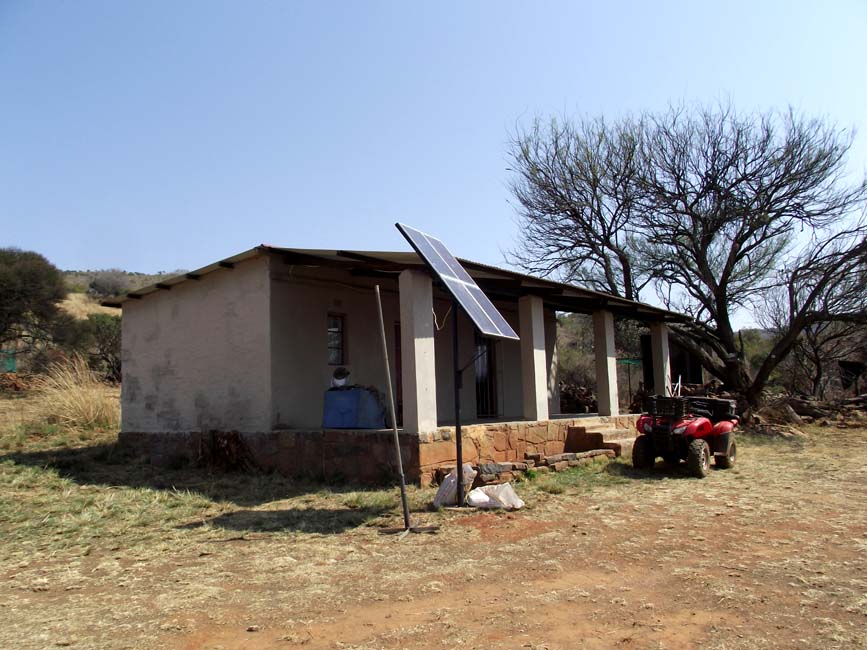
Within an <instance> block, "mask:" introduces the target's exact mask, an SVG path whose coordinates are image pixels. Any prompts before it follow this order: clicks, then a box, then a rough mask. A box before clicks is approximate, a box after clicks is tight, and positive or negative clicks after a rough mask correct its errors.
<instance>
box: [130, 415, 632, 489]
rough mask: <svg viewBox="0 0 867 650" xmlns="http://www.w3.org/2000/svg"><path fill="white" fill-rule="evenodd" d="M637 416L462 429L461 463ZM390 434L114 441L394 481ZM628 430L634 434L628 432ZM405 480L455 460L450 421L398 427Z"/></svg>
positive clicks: (593, 438) (165, 462)
mask: <svg viewBox="0 0 867 650" xmlns="http://www.w3.org/2000/svg"><path fill="white" fill-rule="evenodd" d="M637 417H638V416H636V415H623V416H616V417H590V418H586V417H585V418H574V419H562V420H547V421H542V422H497V423H490V424H471V425H467V426H464V427H462V428H461V432H462V439H463V459H464V462H466V463H471V464H473V465H478V464H480V463H520V462H523V461H524V460H525V459H526V458H527V454H538V455H540V456H554V455H557V454H563V453H576V452H584V451H588V450H589V449H599V448H601V446H603V445H604V446H608V448H610V449H616V451H617V453H618V454H619V451H620V450H619V446H618V445H616V444H615V445H613V446H611V445H609V444H608V443H607V442H604V439H605V436H604V435H603V434H601V433H598V432H599V431H605V432H614V431H617V430H627V429H631V430H632V431H633V432H634V426H635V421H636V419H637ZM393 436H394V434H393V433H392V432H391V431H387V430H345V429H344V430H314V431H300V430H294V429H293V430H281V431H270V432H264V433H238V432H199V431H192V432H178V433H135V432H122V433H121V434H120V435H119V437H118V442H119V444H120V445H122V446H124V447H126V448H128V449H131V450H132V451H133V452H134V453H137V454H140V455H141V456H144V457H145V458H147V459H148V460H149V462H151V463H153V464H154V465H158V466H163V467H167V466H168V467H180V466H183V465H187V464H191V465H198V466H214V467H216V468H222V469H236V470H244V471H266V472H268V471H275V472H279V473H280V474H283V475H285V476H296V477H301V478H310V479H315V480H321V481H328V482H342V481H347V482H356V483H368V484H383V483H393V482H394V481H395V479H396V477H397V468H396V465H395V459H394V438H393ZM632 436H633V437H634V433H633V434H632ZM399 438H400V446H401V456H402V459H403V467H404V473H405V475H406V478H407V481H408V482H412V483H420V484H421V485H429V484H430V483H431V482H432V481H433V479H434V476H435V474H436V470H437V469H439V468H443V467H448V466H454V465H455V462H456V459H457V452H456V450H455V440H454V427H441V428H439V429H437V430H436V431H435V432H433V433H426V434H421V435H415V434H409V433H401V434H400V436H399Z"/></svg>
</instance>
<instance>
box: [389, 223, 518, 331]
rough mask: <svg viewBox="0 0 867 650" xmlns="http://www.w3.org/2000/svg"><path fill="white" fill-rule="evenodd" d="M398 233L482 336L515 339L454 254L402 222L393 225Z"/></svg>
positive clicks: (509, 328) (501, 317)
mask: <svg viewBox="0 0 867 650" xmlns="http://www.w3.org/2000/svg"><path fill="white" fill-rule="evenodd" d="M395 225H396V226H397V229H398V230H399V231H400V233H401V234H402V235H403V236H404V237H406V240H407V241H408V242H409V243H410V245H411V246H412V247H413V248H414V249H415V252H416V253H418V254H419V255H420V256H421V258H422V259H423V260H424V261H425V262H427V264H428V266H430V267H431V269H433V271H434V272H435V273H436V274H437V276H439V279H440V280H442V282H443V284H445V285H446V288H447V289H448V290H449V293H451V294H452V296H454V298H455V300H457V301H458V304H459V305H460V306H461V307H462V308H463V310H464V311H465V312H466V313H467V315H468V316H469V317H470V319H471V320H472V321H473V323H474V324H475V326H476V328H478V330H479V332H480V333H481V334H483V335H485V336H492V337H495V338H499V339H514V340H518V335H517V334H516V333H515V330H513V329H512V328H511V326H510V325H509V324H508V323H507V322H506V319H505V318H503V316H502V314H500V312H499V311H497V308H496V307H494V305H493V304H492V303H491V301H490V300H488V297H487V296H486V295H485V294H484V292H483V291H482V290H481V289H479V285H477V284H476V281H475V280H473V279H472V278H471V277H470V274H469V273H467V272H466V271H465V270H464V267H462V266H461V263H460V262H458V261H457V260H456V259H455V257H454V255H452V254H451V253H449V250H448V249H447V248H446V247H445V244H443V243H442V242H441V241H440V240H439V239H437V238H436V237H432V236H431V235H427V234H425V233H423V232H421V231H420V230H416V229H415V228H410V227H409V226H405V225H403V224H402V223H398V224H395Z"/></svg>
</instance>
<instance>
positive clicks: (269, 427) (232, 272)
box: [113, 245, 683, 481]
mask: <svg viewBox="0 0 867 650" xmlns="http://www.w3.org/2000/svg"><path fill="white" fill-rule="evenodd" d="M461 263H462V264H464V266H465V268H466V269H467V271H468V272H469V273H470V275H471V276H472V277H473V279H475V280H476V282H477V283H478V284H479V286H480V287H481V288H482V289H483V290H484V291H485V293H486V294H487V295H488V296H489V297H490V298H491V300H492V301H493V302H494V304H495V305H496V307H497V308H498V309H499V310H500V311H501V312H502V314H503V315H504V317H505V318H506V320H507V321H508V322H509V323H510V325H512V327H513V328H514V329H515V330H516V331H517V332H518V334H519V335H520V341H502V340H498V341H493V340H490V339H484V338H479V337H478V336H477V335H476V333H475V331H474V328H473V326H472V324H471V322H470V320H469V319H468V318H467V317H466V315H464V314H456V313H455V310H454V309H453V307H452V300H451V297H450V296H449V295H448V294H447V293H446V292H445V290H444V289H443V288H441V287H440V286H438V285H437V283H436V281H435V280H432V277H431V275H430V274H429V272H428V271H427V269H426V267H425V266H424V264H423V262H422V261H421V259H420V258H419V257H418V256H417V255H416V254H415V253H406V252H362V251H333V250H309V249H305V250H302V249H293V248H278V247H274V246H265V245H262V246H258V247H256V248H253V249H251V250H248V251H246V252H243V253H240V254H239V255H235V256H234V257H230V258H227V259H224V260H221V261H219V262H216V263H214V264H211V265H209V266H206V267H204V268H202V269H198V270H196V271H193V272H190V273H186V274H184V275H179V276H177V277H174V278H171V279H167V280H164V281H162V282H160V283H158V284H155V285H153V286H150V287H146V288H143V289H139V290H136V291H132V292H130V293H128V294H127V295H126V296H124V297H122V298H121V299H119V300H118V301H116V302H115V303H113V304H114V305H116V306H121V307H122V308H123V351H122V359H123V390H122V431H121V432H120V441H121V443H123V444H126V445H130V446H132V447H134V448H136V449H138V450H139V451H141V453H143V454H146V455H147V456H148V457H149V458H150V459H151V460H152V461H153V462H155V463H177V462H179V461H183V460H190V461H195V460H196V459H197V458H199V457H200V456H201V455H202V454H203V450H204V451H207V449H206V447H207V446H208V445H209V444H214V440H215V439H216V438H215V436H217V437H218V436H219V435H221V434H226V433H228V432H232V435H233V436H234V439H235V440H240V441H242V442H243V446H244V447H245V450H246V451H245V453H249V455H250V456H251V457H252V459H253V462H254V463H255V464H256V465H258V466H259V467H261V468H265V469H276V470H278V471H281V472H284V473H286V474H313V475H317V476H324V477H326V478H330V477H336V476H341V477H344V478H348V479H359V480H377V479H378V478H383V477H386V476H390V475H393V470H394V468H393V462H394V461H393V448H392V440H391V437H390V433H389V432H388V431H387V430H369V429H368V430H361V429H353V430H347V429H339V430H334V429H328V430H326V429H323V427H322V422H323V404H324V399H325V398H324V395H325V391H326V390H327V389H328V387H329V385H330V382H331V378H332V375H333V373H334V370H335V369H336V368H337V367H343V368H346V369H348V370H349V372H350V373H351V374H350V377H351V380H352V383H354V384H357V385H362V386H373V387H375V388H377V389H378V390H379V391H381V392H383V393H384V392H385V390H386V388H385V387H386V375H385V368H384V363H383V357H382V350H381V337H380V334H379V321H378V315H377V306H376V301H375V294H374V287H375V286H376V285H379V286H380V291H381V294H382V301H383V312H384V319H385V322H386V330H387V331H386V338H387V345H388V349H389V357H390V363H391V368H390V372H391V374H392V377H393V378H394V380H395V381H394V384H395V392H396V393H397V396H396V399H397V401H398V405H399V406H398V410H399V411H400V415H399V423H400V425H401V435H400V439H401V445H402V449H403V458H404V463H405V471H406V473H407V475H408V476H409V477H410V478H412V479H414V480H421V481H426V480H428V479H429V478H430V476H431V474H432V471H433V469H435V468H436V467H437V466H439V465H443V464H448V463H449V461H451V463H452V464H453V463H454V459H455V451H454V440H453V438H452V435H451V431H452V430H453V429H450V425H453V424H454V412H453V390H454V375H453V360H452V322H451V320H450V319H453V318H455V317H456V315H457V316H458V318H459V322H458V326H459V346H460V350H461V351H462V357H463V358H465V359H466V361H464V362H463V363H465V364H466V365H467V370H466V371H465V372H464V380H463V390H462V391H461V411H462V419H463V421H464V422H465V423H466V422H469V423H470V424H469V425H468V426H465V428H464V435H465V439H466V440H468V441H469V443H468V444H465V445H464V449H465V451H464V454H465V459H466V460H469V461H473V460H476V461H478V460H491V461H499V460H502V461H509V460H523V458H524V453H525V452H526V451H530V450H537V449H541V450H542V451H546V450H547V451H548V452H549V453H557V452H556V450H557V449H559V450H560V451H561V452H562V451H563V450H564V445H565V444H566V442H565V439H566V436H567V431H568V427H569V426H570V424H571V425H574V424H575V421H576V418H575V417H570V416H569V415H568V414H561V413H559V410H560V408H559V407H560V404H559V402H560V400H559V395H558V384H557V373H556V369H557V350H556V345H555V341H556V337H555V332H556V317H555V314H556V312H561V311H562V312H580V313H586V314H592V315H593V326H594V336H595V342H596V345H595V347H596V366H597V377H598V387H597V396H598V403H599V415H600V416H603V417H606V418H617V417H618V416H619V413H618V396H617V381H616V369H615V352H614V318H615V317H625V318H631V319H638V320H641V321H644V322H646V323H647V324H648V325H649V326H650V331H651V338H652V345H651V347H652V355H653V359H654V364H653V366H654V375H655V384H656V386H657V387H658V390H663V388H664V386H666V385H667V384H668V383H669V382H670V380H669V372H668V334H667V331H668V330H667V326H666V322H670V321H675V320H682V318H683V317H682V316H680V315H678V314H674V313H672V312H668V311H665V310H663V309H659V308H657V307H653V306H650V305H646V304H643V303H638V302H633V301H629V300H624V299H622V298H618V297H615V296H611V295H607V294H603V293H599V292H595V291H590V290H586V289H581V288H577V287H574V286H571V285H566V284H560V283H557V282H552V281H549V280H543V279H539V278H535V277H531V276H527V275H523V274H520V273H516V272H513V271H507V270H504V269H499V268H495V267H492V266H488V265H484V264H478V263H475V262H470V261H468V260H461ZM627 424H628V423H627ZM624 426H626V425H624ZM551 450H554V451H553V452H552V451H551Z"/></svg>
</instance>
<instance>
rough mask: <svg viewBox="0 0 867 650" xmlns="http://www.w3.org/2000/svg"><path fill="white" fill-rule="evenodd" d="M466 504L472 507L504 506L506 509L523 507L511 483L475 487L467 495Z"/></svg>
mask: <svg viewBox="0 0 867 650" xmlns="http://www.w3.org/2000/svg"><path fill="white" fill-rule="evenodd" d="M467 504H469V505H471V506H473V507H474V508H506V509H507V510H518V509H519V508H523V507H524V502H523V501H522V500H521V497H519V496H518V495H517V493H515V490H514V488H513V487H512V485H511V483H503V484H502V485H484V486H482V487H477V488H476V489H475V490H473V491H472V492H470V493H469V494H468V495H467Z"/></svg>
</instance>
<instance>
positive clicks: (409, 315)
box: [398, 271, 437, 433]
mask: <svg viewBox="0 0 867 650" xmlns="http://www.w3.org/2000/svg"><path fill="white" fill-rule="evenodd" d="M398 286H399V288H400V350H401V369H402V373H403V377H402V382H401V386H402V389H403V429H404V431H406V432H409V433H424V432H427V431H433V430H435V429H436V428H437V390H436V362H435V358H434V324H433V285H432V284H431V279H430V276H429V275H428V274H427V273H422V272H419V271H402V272H401V274H400V277H399V280H398Z"/></svg>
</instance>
